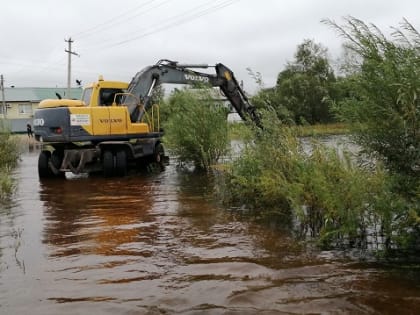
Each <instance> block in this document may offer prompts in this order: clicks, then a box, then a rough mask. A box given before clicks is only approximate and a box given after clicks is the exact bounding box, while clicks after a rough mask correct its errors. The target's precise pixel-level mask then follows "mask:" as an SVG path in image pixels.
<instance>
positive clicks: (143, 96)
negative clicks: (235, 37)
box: [128, 60, 261, 127]
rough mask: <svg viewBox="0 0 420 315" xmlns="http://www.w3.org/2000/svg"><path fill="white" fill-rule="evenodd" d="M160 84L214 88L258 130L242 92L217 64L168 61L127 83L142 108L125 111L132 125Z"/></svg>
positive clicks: (256, 119)
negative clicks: (202, 85) (212, 69)
mask: <svg viewBox="0 0 420 315" xmlns="http://www.w3.org/2000/svg"><path fill="white" fill-rule="evenodd" d="M197 68H202V69H206V68H215V72H216V73H215V74H208V73H202V72H198V71H196V70H192V69H197ZM163 83H172V84H197V83H202V84H204V85H209V86H213V87H218V88H220V90H221V91H222V92H223V94H224V95H225V96H226V98H227V99H228V100H229V102H230V103H231V104H232V106H233V107H234V108H235V110H236V111H237V113H238V114H239V116H240V117H241V118H242V119H243V120H247V119H251V120H252V121H253V122H254V123H255V124H256V125H257V126H259V127H261V122H260V119H259V116H258V115H257V113H256V111H255V107H254V106H252V105H251V104H250V103H249V101H248V98H247V96H246V95H245V92H244V91H243V90H242V88H241V87H240V85H239V84H238V82H237V80H236V78H235V76H234V74H233V72H232V71H231V70H230V69H229V68H228V67H226V66H225V65H223V64H221V63H218V64H216V65H215V66H209V65H206V64H180V63H178V62H174V61H170V60H160V61H159V62H157V63H156V64H155V65H153V66H149V67H146V68H144V69H143V70H141V71H140V72H138V73H137V74H136V75H135V76H134V78H133V79H132V80H131V82H130V84H129V86H128V93H129V94H133V95H136V96H137V97H139V99H140V100H141V101H142V104H143V107H144V108H143V110H139V108H138V107H133V108H130V109H129V111H130V117H131V120H132V121H133V122H137V121H140V120H141V118H142V116H143V115H144V112H145V111H147V109H148V108H149V107H150V106H151V104H150V99H151V95H152V92H153V89H154V88H155V87H156V86H157V85H159V84H163Z"/></svg>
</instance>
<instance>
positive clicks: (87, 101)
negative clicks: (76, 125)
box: [82, 88, 93, 106]
mask: <svg viewBox="0 0 420 315" xmlns="http://www.w3.org/2000/svg"><path fill="white" fill-rule="evenodd" d="M92 90H93V89H92V88H86V89H84V90H83V94H82V101H83V103H85V105H86V106H88V105H89V104H90V98H91V96H92Z"/></svg>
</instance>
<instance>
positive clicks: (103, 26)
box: [73, 0, 170, 39]
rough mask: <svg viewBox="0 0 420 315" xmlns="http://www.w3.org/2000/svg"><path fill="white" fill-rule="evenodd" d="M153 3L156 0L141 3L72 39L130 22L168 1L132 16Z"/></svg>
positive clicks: (75, 35) (167, 0)
mask: <svg viewBox="0 0 420 315" xmlns="http://www.w3.org/2000/svg"><path fill="white" fill-rule="evenodd" d="M155 1H156V0H150V1H147V2H146V3H142V4H141V5H139V6H136V7H134V8H131V9H129V10H126V11H124V12H123V13H121V14H119V15H117V16H114V17H113V18H111V19H108V20H106V21H105V22H103V23H100V24H97V25H95V26H93V27H91V28H89V29H87V30H85V31H81V32H79V33H76V34H74V35H73V37H77V38H79V39H80V38H84V37H89V36H92V35H93V34H95V33H98V32H102V31H104V30H106V29H109V28H110V27H112V26H115V25H119V24H122V23H125V22H127V21H129V20H132V19H133V18H135V17H138V16H140V15H143V14H145V13H147V12H149V11H151V10H153V9H155V8H158V7H160V6H162V5H163V4H165V3H167V2H169V1H170V0H166V1H164V2H162V3H160V4H158V5H156V6H154V7H151V8H149V9H148V10H145V11H142V12H140V13H137V14H134V15H132V14H133V13H134V12H136V11H138V10H139V9H141V8H143V7H145V6H147V5H148V4H150V3H152V2H155ZM130 13H131V14H130ZM127 15H128V17H126V16H127ZM130 15H131V16H130ZM122 18H124V20H122V21H120V20H121V19H122Z"/></svg>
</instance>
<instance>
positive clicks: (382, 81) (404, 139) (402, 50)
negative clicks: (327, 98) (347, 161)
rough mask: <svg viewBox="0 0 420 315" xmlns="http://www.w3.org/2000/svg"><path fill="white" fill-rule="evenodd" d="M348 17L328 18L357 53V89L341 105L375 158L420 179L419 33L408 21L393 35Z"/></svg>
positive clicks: (352, 79)
mask: <svg viewBox="0 0 420 315" xmlns="http://www.w3.org/2000/svg"><path fill="white" fill-rule="evenodd" d="M345 21H346V23H345V24H344V25H338V24H336V23H334V22H332V21H326V23H328V24H329V25H330V26H332V27H333V28H334V29H335V30H337V31H338V32H339V34H340V35H341V36H343V37H344V38H345V39H346V43H345V44H346V47H347V48H348V50H349V52H350V53H352V54H353V55H354V56H355V58H351V59H349V61H348V62H347V63H348V64H347V65H346V68H347V69H351V71H352V72H351V75H349V78H348V80H347V81H348V84H349V86H351V88H352V93H351V95H349V97H348V98H346V99H345V100H343V101H341V102H338V104H337V106H336V110H337V112H338V113H339V114H340V116H341V118H342V119H343V120H345V121H348V122H349V123H350V124H351V125H352V126H354V130H353V131H354V133H355V135H356V139H357V142H358V143H359V144H360V145H361V146H363V148H364V150H365V152H367V153H369V154H370V155H371V157H373V158H375V159H380V160H381V161H383V162H384V164H385V165H386V167H387V168H388V169H390V170H391V171H392V172H393V173H396V174H401V175H403V176H409V177H412V178H419V177H420V131H419V130H420V120H419V114H420V99H419V97H418V95H419V93H420V76H419V72H420V53H419V52H420V33H419V32H418V31H417V30H416V29H415V28H414V27H413V26H412V25H411V24H410V23H408V21H406V20H404V21H403V22H402V23H401V27H400V28H397V27H396V28H394V32H393V33H392V34H391V38H387V37H386V36H385V35H384V34H383V33H382V32H381V31H380V30H379V29H378V28H377V27H376V26H375V25H371V24H370V25H368V24H365V23H364V22H363V21H360V20H358V19H356V18H353V17H349V18H347V19H346V20H345ZM419 184H420V182H419V181H417V185H419ZM406 188H407V189H410V186H407V187H406ZM410 192H411V190H410Z"/></svg>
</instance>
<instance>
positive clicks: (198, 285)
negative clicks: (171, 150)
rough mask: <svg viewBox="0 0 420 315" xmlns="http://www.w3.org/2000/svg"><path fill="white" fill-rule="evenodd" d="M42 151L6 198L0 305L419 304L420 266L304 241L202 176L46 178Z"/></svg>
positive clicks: (24, 165)
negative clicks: (238, 205)
mask: <svg viewBox="0 0 420 315" xmlns="http://www.w3.org/2000/svg"><path fill="white" fill-rule="evenodd" d="M37 158H38V152H37V151H36V150H33V151H31V152H30V151H29V150H26V151H25V152H24V154H23V155H22V161H21V163H20V166H19V168H18V169H17V170H16V177H17V178H18V189H17V195H16V198H15V199H14V201H13V202H12V203H11V204H9V205H3V206H2V208H1V213H0V313H1V314H399V315H401V314H420V268H419V267H416V266H415V265H408V264H398V265H396V264H384V263H378V262H372V261H369V262H367V261H365V262H362V261H361V260H359V259H355V258H351V257H347V256H351V255H341V254H339V253H338V252H333V251H317V250H313V249H312V250H308V249H307V248H306V249H305V248H304V247H302V246H299V245H298V244H296V243H295V242H294V241H293V239H292V238H291V237H290V236H288V235H287V234H285V233H284V232H281V231H280V230H278V229H275V228H270V227H268V226H266V225H262V224H258V223H255V222H253V221H252V220H250V219H249V218H246V217H242V216H241V215H239V214H238V212H236V211H232V210H229V209H224V208H223V207H221V206H219V205H218V204H217V202H215V200H214V199H213V198H214V197H213V196H212V193H211V190H212V188H211V186H210V185H209V184H208V183H207V181H206V178H205V177H200V176H198V175H194V174H188V173H185V172H180V171H178V170H177V169H176V167H175V165H173V164H170V165H169V166H168V167H167V168H166V170H165V171H164V172H162V173H159V174H133V175H130V176H127V177H125V178H113V179H105V178H102V177H68V178H67V179H66V180H52V181H43V182H40V181H39V179H38V175H37V167H36V165H37Z"/></svg>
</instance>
